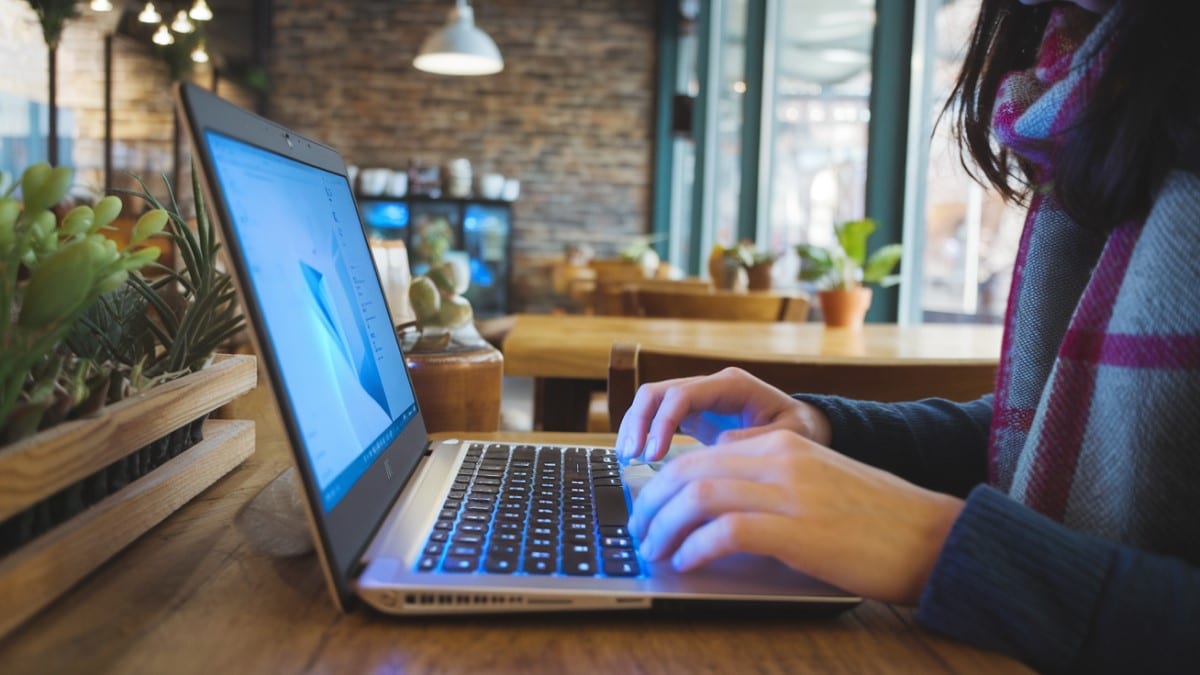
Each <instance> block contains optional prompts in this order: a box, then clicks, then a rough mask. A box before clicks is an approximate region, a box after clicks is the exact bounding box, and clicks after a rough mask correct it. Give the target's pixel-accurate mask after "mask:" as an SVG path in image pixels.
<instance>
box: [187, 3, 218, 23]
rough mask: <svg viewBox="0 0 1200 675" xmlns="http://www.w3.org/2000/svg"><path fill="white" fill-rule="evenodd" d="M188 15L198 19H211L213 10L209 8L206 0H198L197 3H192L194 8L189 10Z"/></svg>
mask: <svg viewBox="0 0 1200 675" xmlns="http://www.w3.org/2000/svg"><path fill="white" fill-rule="evenodd" d="M188 16H190V17H192V18H193V19H195V20H197V21H209V20H211V19H212V17H213V13H212V10H211V9H209V8H208V3H207V2H205V1H204V0H196V4H194V5H192V9H191V10H189V11H188Z"/></svg>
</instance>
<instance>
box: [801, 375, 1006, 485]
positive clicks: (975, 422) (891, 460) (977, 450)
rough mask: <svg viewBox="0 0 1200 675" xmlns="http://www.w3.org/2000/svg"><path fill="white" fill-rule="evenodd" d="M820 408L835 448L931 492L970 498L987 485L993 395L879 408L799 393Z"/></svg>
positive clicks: (802, 399)
mask: <svg viewBox="0 0 1200 675" xmlns="http://www.w3.org/2000/svg"><path fill="white" fill-rule="evenodd" d="M794 398H797V399H799V400H801V401H804V402H806V403H809V404H812V405H814V406H816V407H817V408H820V409H821V411H822V412H824V413H825V416H826V417H828V418H829V424H830V426H831V427H832V429H833V443H832V446H833V449H834V450H837V451H838V452H840V453H842V454H844V455H847V456H849V457H852V458H854V459H856V460H858V461H860V462H863V463H865V464H870V465H872V466H876V467H878V468H880V469H884V470H885V471H889V472H891V473H894V474H896V475H897V476H900V477H901V478H904V479H905V480H907V481H910V482H913V483H916V484H918V485H922V486H924V487H926V488H929V489H931V490H937V491H939V492H945V493H948V494H953V495H956V496H959V497H962V496H965V495H966V494H967V492H969V491H970V489H971V488H972V487H974V486H975V485H977V484H979V483H982V482H984V481H985V480H987V444H988V431H989V429H990V427H991V421H992V396H991V395H990V394H989V395H987V396H984V397H983V398H980V399H978V400H976V401H971V402H968V403H955V402H953V401H947V400H945V399H938V398H930V399H925V400H922V401H913V402H911V403H874V402H870V401H855V400H851V399H846V398H840V397H837V396H813V395H807V394H797V395H795V396H794Z"/></svg>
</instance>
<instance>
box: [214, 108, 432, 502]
mask: <svg viewBox="0 0 1200 675" xmlns="http://www.w3.org/2000/svg"><path fill="white" fill-rule="evenodd" d="M204 136H205V141H206V143H207V145H208V148H209V153H210V157H211V160H212V168H213V172H214V174H215V177H216V179H217V181H218V182H219V183H220V189H221V193H222V194H223V195H224V198H225V202H226V206H227V209H228V213H229V218H230V220H231V221H232V222H230V223H229V225H230V229H231V230H232V231H233V233H234V236H235V237H236V238H237V244H238V248H239V249H240V250H241V253H242V257H243V259H244V269H243V271H242V274H244V275H246V277H247V278H246V279H245V280H244V282H245V283H244V284H243V286H244V288H245V289H246V291H247V292H250V293H253V294H254V296H255V304H256V305H257V306H258V308H259V312H260V317H259V321H260V322H261V323H262V326H261V328H262V329H263V330H262V333H263V334H265V336H266V339H267V340H268V341H269V342H270V346H271V349H272V351H273V352H274V354H275V357H276V359H277V361H278V365H279V368H278V373H279V379H280V381H281V385H282V387H283V389H284V390H285V391H283V392H280V393H282V394H284V396H283V398H284V399H285V400H287V401H288V402H289V404H290V406H291V407H292V414H293V419H294V420H295V424H296V427H297V429H298V431H299V434H300V436H301V438H300V439H299V440H300V441H301V443H300V446H301V447H300V449H301V450H302V452H303V455H304V456H305V457H306V458H307V461H308V464H309V468H310V471H311V474H312V476H313V478H314V479H315V482H316V488H317V490H316V492H317V494H318V495H319V497H320V500H321V507H322V509H323V510H324V511H325V512H326V513H328V512H330V511H331V510H333V508H334V507H335V506H337V505H338V503H339V502H340V501H341V500H342V498H343V497H345V496H346V494H347V493H348V492H349V491H350V489H351V487H353V486H354V484H355V482H356V481H357V480H358V479H359V478H360V477H362V475H363V474H364V473H365V472H366V471H367V469H368V468H369V467H370V466H371V464H372V462H373V461H374V460H375V459H376V458H377V457H378V456H379V454H380V453H382V452H383V451H384V450H385V449H387V448H388V447H389V445H390V444H391V443H392V442H393V441H394V440H395V439H396V438H397V436H399V435H400V433H401V432H402V431H403V430H404V428H405V427H406V426H407V425H408V424H409V423H410V422H411V421H412V420H413V418H414V417H415V416H416V414H417V406H416V399H415V396H414V394H413V391H412V387H411V385H410V383H409V378H408V375H407V373H406V372H405V370H404V358H403V356H402V355H401V353H400V349H399V347H398V345H397V343H396V338H395V334H394V333H393V328H392V321H391V317H390V315H389V314H388V310H387V305H386V302H385V300H384V297H383V294H382V291H381V289H380V285H379V281H378V279H377V277H376V272H375V267H374V264H373V262H372V258H371V252H370V249H369V248H368V246H367V243H366V239H365V238H364V237H363V234H362V226H361V224H360V222H359V219H358V211H357V209H356V208H355V205H354V199H353V197H352V195H351V194H350V188H349V184H348V183H347V181H346V178H345V177H344V176H341V175H338V174H335V173H331V172H329V171H325V170H323V169H320V168H317V167H314V166H310V165H308V164H305V163H302V162H299V161H297V160H294V159H291V158H288V157H284V156H282V155H278V154H276V153H273V152H270V151H268V150H264V149H262V148H259V147H257V146H254V145H251V144H248V143H245V142H243V141H240V140H237V139H234V138H231V137H229V136H225V135H223V134H221V133H219V132H216V131H213V130H211V129H209V130H206V131H205V132H204ZM416 451H418V452H419V451H420V448H417V449H416Z"/></svg>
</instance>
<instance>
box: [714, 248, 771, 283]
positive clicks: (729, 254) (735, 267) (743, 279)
mask: <svg viewBox="0 0 1200 675" xmlns="http://www.w3.org/2000/svg"><path fill="white" fill-rule="evenodd" d="M774 264H775V256H774V255H772V254H771V253H769V252H767V251H763V250H761V249H757V248H755V247H754V244H753V243H752V242H749V241H742V242H739V243H738V244H737V245H736V246H729V247H725V246H721V245H719V244H718V245H715V246H713V249H712V251H711V252H710V253H709V257H708V274H709V276H710V277H712V280H713V285H714V286H716V287H717V288H724V289H738V288H743V287H744V288H746V289H748V290H751V291H765V290H769V289H770V288H771V268H772V267H773V266H774Z"/></svg>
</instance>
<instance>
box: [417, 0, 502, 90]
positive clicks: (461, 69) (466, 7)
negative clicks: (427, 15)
mask: <svg viewBox="0 0 1200 675" xmlns="http://www.w3.org/2000/svg"><path fill="white" fill-rule="evenodd" d="M413 66H415V67H416V68H417V70H423V71H425V72H427V73H434V74H437V75H491V74H493V73H498V72H500V71H501V70H504V59H503V58H502V57H501V56H500V49H499V48H497V47H496V43H495V41H493V40H492V38H491V36H489V35H488V34H487V33H485V32H483V31H482V30H480V29H479V28H477V27H476V26H475V10H473V9H472V8H471V5H470V3H468V2H467V0H457V2H456V3H455V6H454V9H451V10H450V15H449V16H448V17H447V19H446V24H445V25H444V26H442V27H441V28H439V29H438V30H436V31H434V32H433V33H432V34H430V36H429V37H427V38H425V42H424V43H423V44H422V45H421V51H420V52H419V53H418V54H417V58H415V59H413Z"/></svg>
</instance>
